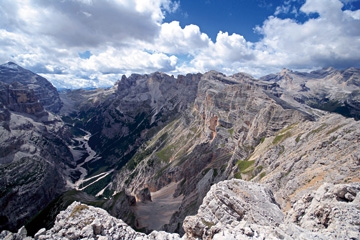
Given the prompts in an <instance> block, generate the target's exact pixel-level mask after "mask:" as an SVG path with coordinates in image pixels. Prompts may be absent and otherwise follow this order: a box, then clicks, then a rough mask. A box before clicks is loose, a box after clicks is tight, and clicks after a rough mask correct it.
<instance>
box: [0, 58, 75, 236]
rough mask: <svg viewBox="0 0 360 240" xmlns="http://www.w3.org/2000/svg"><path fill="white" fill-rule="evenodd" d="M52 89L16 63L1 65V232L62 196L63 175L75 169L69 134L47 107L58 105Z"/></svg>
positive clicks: (23, 221)
mask: <svg viewBox="0 0 360 240" xmlns="http://www.w3.org/2000/svg"><path fill="white" fill-rule="evenodd" d="M16 80H18V81H16ZM20 82H22V83H20ZM41 84H43V86H42V85H41ZM49 84H50V83H49V82H47V81H46V80H44V79H42V78H41V77H40V76H37V75H35V74H33V73H31V72H30V71H27V70H25V69H22V68H20V67H19V66H17V65H15V64H13V63H9V64H5V65H1V66H0V107H1V110H0V209H1V211H0V229H10V230H14V229H16V228H18V227H19V226H21V225H23V224H24V223H25V222H26V221H28V220H29V218H31V217H32V216H34V215H35V214H36V213H37V212H38V211H39V210H41V209H42V208H43V207H44V206H46V205H47V204H48V203H49V202H50V201H51V200H53V199H54V198H55V197H56V196H57V195H58V194H60V193H62V192H63V191H64V189H65V179H64V173H63V171H64V170H65V168H66V166H72V165H73V164H74V163H73V157H72V154H71V152H70V150H69V148H68V146H67V144H66V142H65V141H64V140H63V139H62V137H61V136H62V135H63V133H65V132H67V131H68V130H66V127H65V126H64V123H63V122H62V121H61V119H60V118H59V117H58V116H56V115H53V114H52V113H50V112H48V111H47V110H46V109H45V108H44V105H43V103H46V101H49V104H48V105H46V107H47V108H49V109H52V108H53V107H54V106H55V105H56V102H57V101H58V100H59V99H58V97H57V93H54V92H52V91H53V90H54V89H52V88H49V89H47V87H49V86H50V85H51V84H50V85H49ZM44 89H45V90H44ZM55 92H56V89H55ZM38 96H41V97H43V99H42V100H39V98H38ZM50 96H51V97H50ZM48 97H49V99H45V98H48ZM50 98H51V99H50ZM53 98H55V105H53V104H52V103H51V104H50V102H52V101H53ZM59 106H60V105H59ZM54 110H55V108H54Z"/></svg>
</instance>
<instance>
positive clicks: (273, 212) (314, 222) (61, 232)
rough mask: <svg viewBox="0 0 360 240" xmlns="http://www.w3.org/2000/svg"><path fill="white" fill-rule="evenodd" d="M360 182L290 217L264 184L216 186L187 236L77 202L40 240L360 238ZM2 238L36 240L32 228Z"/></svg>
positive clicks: (324, 191)
mask: <svg viewBox="0 0 360 240" xmlns="http://www.w3.org/2000/svg"><path fill="white" fill-rule="evenodd" d="M359 226H360V183H351V184H338V185H333V184H324V185H322V186H321V187H320V188H319V189H318V190H316V191H313V192H312V193H311V194H309V195H306V196H304V197H303V198H302V199H300V200H299V201H298V202H296V203H295V204H294V208H293V209H291V210H290V211H289V212H288V214H287V215H285V214H284V213H283V212H282V210H281V209H280V207H279V205H278V204H277V203H276V201H275V199H274V196H273V193H272V192H271V191H270V190H269V189H268V188H266V187H265V186H264V185H261V184H257V183H251V182H246V181H243V180H235V179H233V180H228V181H222V182H220V183H218V184H215V185H214V186H212V187H211V189H210V191H209V192H208V194H207V195H206V197H205V198H204V201H203V204H202V205H201V206H200V209H199V211H198V213H197V214H196V215H195V216H188V217H186V218H185V221H184V223H183V228H184V230H185V235H184V236H183V237H182V238H180V236H179V235H178V234H171V233H166V232H158V231H153V232H152V233H150V234H149V235H146V234H144V233H139V232H136V231H135V230H133V229H132V228H131V227H129V226H128V225H127V224H126V223H124V222H123V221H122V220H119V219H116V218H114V217H111V216H110V215H109V214H108V213H107V212H106V211H105V210H103V209H100V208H95V207H91V206H87V205H84V204H81V203H79V202H74V203H73V204H71V205H70V206H69V207H68V208H67V209H66V210H65V211H62V212H61V213H60V214H59V215H58V216H57V218H56V222H55V225H54V227H53V228H51V229H49V230H47V231H46V230H45V229H41V230H40V231H39V232H38V233H37V234H35V239H326V240H328V239H359V233H360V227H359ZM0 238H5V239H31V238H29V237H26V230H25V229H24V228H22V229H20V230H19V231H18V233H16V234H13V233H10V232H7V231H3V232H2V233H1V234H0Z"/></svg>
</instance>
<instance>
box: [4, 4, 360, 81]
mask: <svg viewBox="0 0 360 240" xmlns="http://www.w3.org/2000/svg"><path fill="white" fill-rule="evenodd" d="M359 9H360V0H275V1H274V0H271V1H270V0H1V4H0V64H2V63H6V62H8V61H13V62H15V63H17V64H19V65H20V66H22V67H24V68H27V69H30V70H32V71H34V72H36V73H38V74H40V75H42V76H44V77H46V78H47V79H49V80H50V81H51V82H52V83H53V84H54V85H55V86H56V87H58V88H60V87H66V88H79V87H105V86H110V85H112V84H113V83H114V82H115V81H116V80H118V79H120V78H121V75H123V74H126V75H129V74H131V73H152V72H155V71H162V72H166V73H168V74H174V75H178V74H186V73H197V72H201V73H204V72H206V71H209V70H212V69H214V70H217V71H221V72H223V73H225V74H227V75H230V74H234V73H237V72H247V73H249V74H251V75H253V76H254V77H260V76H263V75H266V74H269V73H276V72H279V71H280V70H281V69H282V68H289V69H292V70H301V71H310V70H313V69H318V68H322V67H328V66H333V67H336V68H347V67H360V10H359Z"/></svg>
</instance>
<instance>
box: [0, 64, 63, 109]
mask: <svg viewBox="0 0 360 240" xmlns="http://www.w3.org/2000/svg"><path fill="white" fill-rule="evenodd" d="M0 82H3V83H7V84H12V83H14V82H18V83H20V84H22V85H25V86H27V87H28V88H29V89H31V90H32V91H33V92H34V94H35V96H36V97H37V98H38V99H39V101H40V102H41V104H42V106H43V107H44V108H45V109H46V110H48V111H51V112H53V113H57V112H59V110H60V108H61V106H62V102H61V100H60V98H59V94H58V92H57V90H56V88H55V87H54V86H53V85H52V84H51V83H50V82H49V81H48V80H46V79H45V78H43V77H41V76H39V75H37V74H35V73H33V72H31V71H29V70H26V69H24V68H22V67H20V66H18V65H17V64H15V63H13V62H8V63H6V64H3V65H0Z"/></svg>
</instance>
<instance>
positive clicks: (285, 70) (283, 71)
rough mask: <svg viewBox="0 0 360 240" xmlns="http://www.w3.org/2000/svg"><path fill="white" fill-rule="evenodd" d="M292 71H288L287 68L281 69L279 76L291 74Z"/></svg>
mask: <svg viewBox="0 0 360 240" xmlns="http://www.w3.org/2000/svg"><path fill="white" fill-rule="evenodd" d="M291 72H292V71H291V70H290V69H287V68H283V69H281V71H280V75H285V74H288V73H291Z"/></svg>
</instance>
